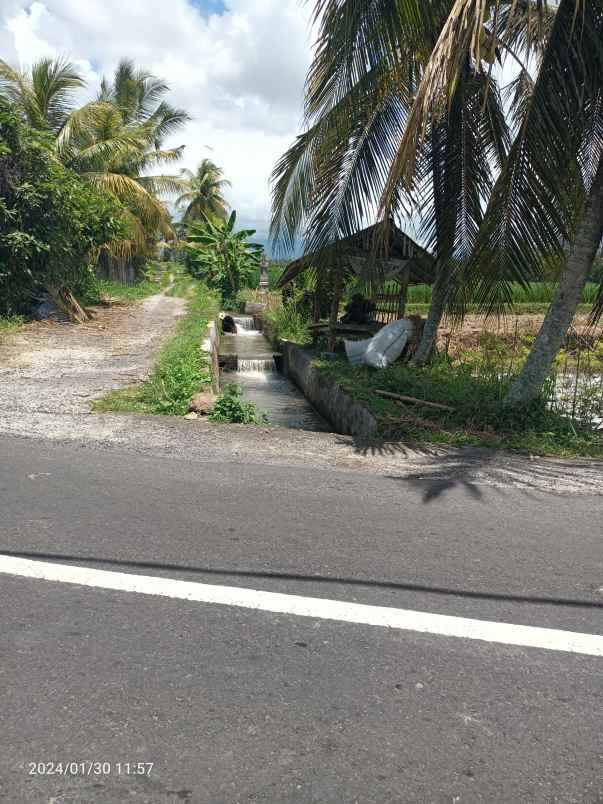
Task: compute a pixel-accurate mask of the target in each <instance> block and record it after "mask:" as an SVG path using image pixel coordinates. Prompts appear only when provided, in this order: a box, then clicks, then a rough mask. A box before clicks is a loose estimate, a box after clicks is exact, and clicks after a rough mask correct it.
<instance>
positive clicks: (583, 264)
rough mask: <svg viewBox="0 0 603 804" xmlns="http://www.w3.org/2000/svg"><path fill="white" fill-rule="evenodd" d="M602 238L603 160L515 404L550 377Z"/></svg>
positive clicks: (513, 395) (514, 393) (509, 400)
mask: <svg viewBox="0 0 603 804" xmlns="http://www.w3.org/2000/svg"><path fill="white" fill-rule="evenodd" d="M601 239H603V159H601V162H600V164H599V169H598V171H597V175H596V178H595V181H594V183H593V186H592V188H591V191H590V195H589V197H588V201H587V204H586V209H585V212H584V217H583V219H582V223H581V224H580V228H579V230H578V234H577V236H576V240H575V241H574V243H573V245H572V248H571V250H570V253H569V256H568V258H567V262H566V265H565V268H564V270H563V273H562V274H561V280H560V282H559V288H558V289H557V292H556V293H555V296H554V297H553V301H552V302H551V306H550V307H549V309H548V311H547V314H546V316H545V319H544V321H543V322H542V326H541V328H540V331H539V333H538V335H537V336H536V340H535V341H534V343H533V345H532V348H531V350H530V354H529V355H528V359H527V360H526V362H525V365H524V367H523V369H522V371H521V373H520V375H519V376H518V377H517V379H516V380H515V382H514V383H513V385H512V386H511V388H510V389H509V393H508V394H507V397H506V399H505V403H506V404H508V405H516V404H521V403H525V402H529V401H530V400H532V399H535V398H536V397H537V396H538V395H539V394H540V392H541V390H542V386H543V384H544V382H545V380H546V378H547V377H548V376H549V373H550V370H551V366H552V364H553V360H554V359H555V356H556V355H557V353H558V351H559V349H560V348H561V345H562V343H563V339H564V338H565V336H566V334H567V330H568V328H569V325H570V324H571V323H572V321H573V318H574V316H575V314H576V310H577V308H578V304H579V303H580V299H581V297H582V290H583V289H584V285H585V283H586V279H587V277H588V274H589V271H590V270H591V268H592V265H593V262H594V259H595V257H596V255H597V251H598V249H599V246H600V245H601Z"/></svg>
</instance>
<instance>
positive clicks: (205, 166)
mask: <svg viewBox="0 0 603 804" xmlns="http://www.w3.org/2000/svg"><path fill="white" fill-rule="evenodd" d="M180 181H181V182H182V189H183V190H184V192H183V193H182V194H181V195H180V196H178V198H177V200H176V207H178V208H179V209H184V216H183V218H182V223H183V224H186V223H189V222H190V221H193V220H196V221H198V220H200V221H204V220H205V219H206V218H210V219H215V218H218V219H220V218H221V219H224V218H226V217H227V215H228V204H227V203H226V201H225V199H224V196H223V191H224V188H225V187H230V182H229V181H226V179H225V178H224V173H223V171H222V168H219V167H218V166H217V165H215V164H214V163H213V162H212V161H211V159H204V160H203V161H202V162H201V164H200V165H199V167H198V168H197V170H196V172H195V173H192V172H191V171H190V170H186V169H184V170H181V171H180Z"/></svg>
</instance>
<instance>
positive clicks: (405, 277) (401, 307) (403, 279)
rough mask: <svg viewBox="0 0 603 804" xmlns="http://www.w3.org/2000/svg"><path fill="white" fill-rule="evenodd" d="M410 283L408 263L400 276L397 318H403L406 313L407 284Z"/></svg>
mask: <svg viewBox="0 0 603 804" xmlns="http://www.w3.org/2000/svg"><path fill="white" fill-rule="evenodd" d="M409 285H410V265H408V264H407V265H406V266H405V268H404V270H403V271H402V274H401V276H400V302H399V304H398V318H399V319H400V318H404V314H405V313H406V301H407V298H408V286H409Z"/></svg>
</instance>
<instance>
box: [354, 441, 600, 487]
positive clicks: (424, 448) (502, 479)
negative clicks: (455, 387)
mask: <svg viewBox="0 0 603 804" xmlns="http://www.w3.org/2000/svg"><path fill="white" fill-rule="evenodd" d="M340 443H342V444H343V443H345V444H347V445H348V446H349V445H351V446H352V447H353V449H354V452H355V453H356V454H357V455H362V456H363V457H367V456H382V457H396V456H397V457H399V456H402V457H406V458H408V459H409V461H412V462H413V463H414V464H415V467H416V468H413V471H404V470H403V473H402V472H401V473H400V474H391V473H390V474H388V475H387V477H389V479H390V480H396V481H398V482H400V483H402V484H407V485H408V486H410V487H411V488H414V489H415V490H417V491H419V492H420V493H421V496H422V499H423V502H424V503H430V502H433V501H434V500H437V499H439V498H440V497H443V496H444V495H445V494H446V493H447V492H449V491H452V490H454V489H457V488H460V489H463V490H464V491H465V492H466V493H467V494H468V495H469V496H470V497H472V498H473V499H475V500H481V499H482V497H483V494H482V492H481V490H480V485H483V484H488V485H492V486H499V487H502V486H507V487H509V486H514V487H518V488H521V489H523V490H524V491H548V492H550V491H552V490H555V491H559V489H560V487H562V486H563V484H564V482H565V481H567V479H569V478H571V477H572V476H573V475H574V474H575V473H576V471H577V470H579V471H580V472H581V473H582V474H584V472H585V470H586V471H589V472H590V473H591V474H592V475H593V477H592V478H591V481H590V482H591V484H592V485H593V493H600V492H599V491H597V490H596V489H595V485H598V487H599V489H600V485H599V484H600V480H599V482H598V483H595V477H594V475H595V474H596V473H599V477H603V463H601V462H600V461H592V460H590V461H589V460H585V461H580V460H578V459H577V460H572V459H561V458H532V457H530V456H527V455H520V454H514V453H511V452H502V451H499V450H494V449H486V448H483V447H439V446H437V445H423V444H412V445H411V444H405V443H403V442H400V441H378V440H376V441H365V440H362V439H357V438H351V440H350V438H349V437H348V438H347V439H346V441H345V442H344V441H343V439H342V441H341V442H340ZM568 490H570V489H568Z"/></svg>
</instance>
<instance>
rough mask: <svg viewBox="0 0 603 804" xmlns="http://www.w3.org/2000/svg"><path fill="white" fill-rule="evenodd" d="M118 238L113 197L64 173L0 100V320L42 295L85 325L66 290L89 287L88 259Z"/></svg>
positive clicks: (43, 139) (44, 142)
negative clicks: (52, 300)
mask: <svg viewBox="0 0 603 804" xmlns="http://www.w3.org/2000/svg"><path fill="white" fill-rule="evenodd" d="M122 232H123V229H122V223H121V209H120V207H119V204H118V203H117V202H116V201H115V199H113V198H112V197H111V196H109V195H107V194H106V193H104V192H102V191H99V190H97V189H96V188H94V187H92V186H89V185H88V184H85V183H84V182H82V181H81V179H80V178H79V177H78V176H77V175H76V174H75V173H73V172H72V171H69V170H67V169H66V168H64V167H63V166H62V165H61V164H60V163H59V162H58V161H57V160H56V159H55V158H54V157H53V154H52V152H51V149H50V143H49V140H48V136H47V135H43V134H39V133H37V132H35V131H33V130H32V129H31V128H29V127H28V126H27V125H26V124H24V123H23V122H22V121H21V119H20V117H19V115H18V114H17V112H16V111H15V109H14V108H13V107H11V106H10V105H9V104H8V103H6V101H4V100H2V99H1V98H0V315H13V314H19V313H22V312H26V311H27V309H28V308H29V307H30V306H31V304H32V300H33V297H34V296H35V295H36V294H39V293H40V292H41V291H47V292H48V293H50V295H51V296H52V298H53V299H54V301H55V303H56V304H57V306H58V307H59V308H60V309H63V310H64V311H66V312H67V313H68V314H70V315H71V316H72V317H73V318H75V319H76V320H83V319H85V318H86V317H87V315H86V313H85V311H84V310H83V308H82V307H81V306H80V305H79V304H78V303H77V302H76V300H75V298H74V297H73V295H72V292H75V293H78V292H79V291H80V289H82V290H83V289H85V288H86V287H88V286H89V284H90V281H91V279H92V277H93V267H92V262H93V259H92V255H93V254H94V252H95V251H98V249H99V248H100V247H101V246H102V245H103V244H104V243H106V242H108V241H109V240H113V239H114V238H116V237H119V236H121V234H122Z"/></svg>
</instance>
